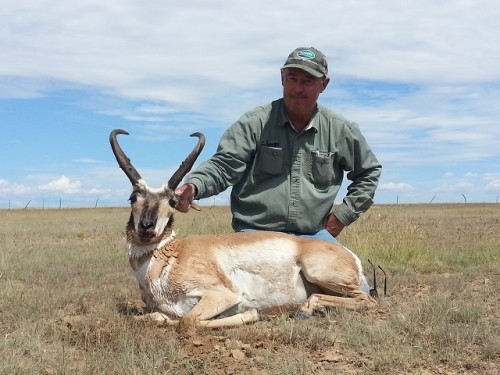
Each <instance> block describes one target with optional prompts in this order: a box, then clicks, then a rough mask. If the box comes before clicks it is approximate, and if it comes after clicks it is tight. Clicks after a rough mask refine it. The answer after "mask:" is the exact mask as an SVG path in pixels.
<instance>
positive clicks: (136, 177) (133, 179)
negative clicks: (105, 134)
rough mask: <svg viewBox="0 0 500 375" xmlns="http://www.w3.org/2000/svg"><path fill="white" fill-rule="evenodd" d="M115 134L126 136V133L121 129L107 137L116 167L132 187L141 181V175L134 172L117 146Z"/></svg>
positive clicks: (127, 159) (128, 160)
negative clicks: (123, 173)
mask: <svg viewBox="0 0 500 375" xmlns="http://www.w3.org/2000/svg"><path fill="white" fill-rule="evenodd" d="M117 134H126V135H128V132H126V131H125V130H122V129H115V130H113V131H112V132H111V134H110V135H109V143H110V144H111V149H112V150H113V154H115V158H116V161H117V162H118V165H119V166H120V168H121V169H122V170H123V172H125V174H126V175H127V177H128V179H129V180H130V182H131V183H132V185H135V184H136V183H137V181H139V180H140V179H141V175H140V174H139V172H137V171H136V169H135V168H134V166H133V165H132V163H131V162H130V159H129V158H128V157H127V155H125V153H124V152H123V150H122V148H121V147H120V145H119V144H118V141H117V140H116V136H117Z"/></svg>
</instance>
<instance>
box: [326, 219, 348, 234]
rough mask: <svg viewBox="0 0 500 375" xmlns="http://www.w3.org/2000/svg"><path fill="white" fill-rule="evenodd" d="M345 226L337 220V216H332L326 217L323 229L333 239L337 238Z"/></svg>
mask: <svg viewBox="0 0 500 375" xmlns="http://www.w3.org/2000/svg"><path fill="white" fill-rule="evenodd" d="M344 227H345V225H344V224H342V222H341V221H340V220H339V219H337V216H335V215H334V214H330V215H328V219H327V220H326V226H325V229H326V230H327V231H328V233H330V234H331V235H332V236H333V237H337V236H338V235H339V234H340V232H342V229H344Z"/></svg>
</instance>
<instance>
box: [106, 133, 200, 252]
mask: <svg viewBox="0 0 500 375" xmlns="http://www.w3.org/2000/svg"><path fill="white" fill-rule="evenodd" d="M118 134H126V135H128V134H129V133H127V132H126V131H125V130H122V129H115V130H113V131H112V132H111V134H110V135H109V142H110V144H111V149H112V150H113V154H114V155H115V158H116V161H117V162H118V165H119V166H120V168H121V169H122V170H123V172H125V174H126V175H127V177H128V179H129V180H130V182H131V184H132V194H131V195H130V205H131V208H132V210H131V213H130V218H129V221H128V224H127V240H128V242H129V243H131V244H134V245H138V246H143V245H154V244H158V243H160V242H161V241H162V240H164V239H166V238H168V237H171V236H173V230H172V225H173V214H174V212H175V206H176V205H177V202H178V197H177V196H176V195H175V194H174V191H175V189H176V188H177V186H178V185H179V183H180V182H181V181H182V179H183V178H184V176H185V175H186V174H187V173H188V172H189V171H190V170H191V168H192V167H193V164H194V162H195V161H196V159H197V158H198V156H199V155H200V153H201V151H202V150H203V147H204V146H205V136H204V135H203V134H201V133H193V134H191V137H198V143H197V145H196V146H195V147H194V149H193V151H191V153H190V154H189V155H188V157H187V158H186V159H185V160H184V161H183V162H182V163H181V165H180V166H179V168H178V169H177V171H176V172H175V173H174V174H173V175H172V177H170V179H169V180H168V182H167V183H166V184H165V185H163V186H162V187H161V188H159V189H153V188H151V187H149V186H148V185H147V184H146V182H145V181H144V180H143V179H142V177H141V175H140V174H139V172H137V170H136V169H135V168H134V166H133V165H132V163H131V162H130V159H129V158H128V157H127V155H125V153H124V152H123V150H122V148H121V147H120V145H119V144H118V141H117V140H116V136H117V135H118Z"/></svg>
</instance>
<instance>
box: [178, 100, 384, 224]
mask: <svg viewBox="0 0 500 375" xmlns="http://www.w3.org/2000/svg"><path fill="white" fill-rule="evenodd" d="M381 169H382V167H381V165H380V163H379V162H378V160H377V158H376V157H375V155H374V154H373V153H372V151H371V150H370V147H369V146H368V144H367V143H366V141H365V138H364V137H363V136H362V134H361V132H360V131H359V128H358V126H357V125H356V124H355V123H353V122H351V121H348V120H347V119H345V118H343V117H341V116H339V115H338V114H336V113H335V112H333V111H331V110H329V109H328V108H326V107H323V106H318V108H317V110H316V113H315V115H314V116H313V119H312V121H311V123H310V126H309V127H307V128H306V130H304V131H303V132H300V133H299V132H297V131H296V130H295V129H294V128H293V126H292V125H291V123H290V121H289V118H288V116H287V114H286V110H285V108H284V102H283V99H279V100H276V101H274V102H272V103H270V104H268V105H265V106H262V107H257V108H256V109H254V110H252V111H250V112H247V113H246V114H244V115H243V116H242V117H241V118H240V119H239V120H238V121H237V122H236V123H234V124H233V125H232V126H231V127H229V129H227V130H226V132H225V133H224V135H223V136H222V138H221V140H220V143H219V146H218V148H217V152H216V153H215V155H214V156H213V157H212V158H211V159H209V160H207V161H205V162H203V163H202V164H201V165H200V166H199V167H198V168H196V169H195V170H193V171H192V172H191V173H190V174H189V175H188V176H187V178H186V181H185V182H187V183H192V184H194V185H195V186H196V188H197V191H198V194H197V197H196V198H197V199H201V198H207V197H210V196H213V195H216V194H218V193H220V192H222V191H224V190H225V189H226V188H228V187H229V186H233V189H232V192H231V211H232V214H233V227H234V228H235V229H238V228H240V227H247V226H250V227H254V228H258V229H264V230H276V231H294V232H300V233H315V232H317V231H319V230H321V229H323V228H324V227H325V224H326V219H327V216H328V214H329V213H331V212H332V213H334V215H335V216H337V218H338V219H339V220H340V221H341V222H342V223H344V224H345V225H349V224H350V223H352V222H353V221H354V220H356V219H357V218H358V217H359V215H360V214H362V213H363V212H365V211H366V210H367V209H368V208H369V207H370V206H371V205H372V204H373V196H374V193H375V189H376V187H377V184H378V180H379V177H380V173H381ZM344 172H347V178H348V179H349V180H351V181H352V182H351V184H350V185H349V186H348V193H347V195H346V197H345V198H344V200H343V202H342V204H341V205H338V206H333V203H334V200H335V197H336V195H337V193H338V191H339V189H340V186H341V184H342V180H343V178H344Z"/></svg>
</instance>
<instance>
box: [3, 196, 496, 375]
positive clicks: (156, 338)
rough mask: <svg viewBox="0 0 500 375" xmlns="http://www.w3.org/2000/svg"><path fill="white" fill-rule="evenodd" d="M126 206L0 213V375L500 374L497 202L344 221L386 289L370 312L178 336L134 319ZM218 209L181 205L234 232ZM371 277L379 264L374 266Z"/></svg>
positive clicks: (193, 220)
mask: <svg viewBox="0 0 500 375" xmlns="http://www.w3.org/2000/svg"><path fill="white" fill-rule="evenodd" d="M128 215H129V211H128V209H126V208H95V209H63V210H10V211H8V210H4V211H0V222H1V223H2V226H1V227H0V358H1V360H0V374H9V375H10V374H23V375H24V374H72V375H74V374H170V373H171V374H287V375H289V374H372V373H374V374H465V373H467V374H499V373H500V312H499V309H498V306H500V293H498V290H500V271H499V270H500V205H494V204H490V205H486V204H484V205H479V204H478V205H475V204H461V205H394V206H374V207H373V208H372V209H371V210H370V211H369V212H368V213H367V214H366V215H365V216H363V217H362V218H361V219H360V220H358V221H357V222H356V223H354V224H353V225H351V226H350V227H348V228H346V229H345V230H344V232H343V233H342V234H341V236H340V240H341V242H342V243H343V244H344V245H346V246H347V247H349V248H350V249H351V250H353V251H355V252H356V253H357V254H358V255H359V256H360V258H361V259H362V260H363V263H364V265H365V267H366V271H367V275H368V277H369V279H371V267H370V266H369V263H368V262H367V260H368V259H371V260H372V261H373V262H374V263H375V264H378V265H381V266H382V267H383V268H384V269H385V270H386V271H387V273H388V276H389V282H388V285H389V295H388V296H386V297H382V298H381V299H380V301H379V302H380V304H379V307H378V308H376V309H373V310H369V311H361V312H353V311H349V310H345V309H337V310H332V311H329V312H328V313H327V316H326V317H323V318H316V317H315V318H311V319H308V320H299V319H294V318H293V317H290V316H288V315H285V314H283V315H278V316H276V317H271V318H270V319H267V320H265V321H261V322H258V323H255V324H251V325H247V326H243V327H239V328H232V329H221V330H215V331H214V330H203V329H199V330H197V331H195V332H194V333H193V332H191V333H189V334H186V333H185V332H180V331H177V330H176V329H174V328H171V327H157V326H152V325H148V324H145V323H138V322H135V321H132V320H131V319H130V317H128V316H127V315H126V314H124V313H123V309H121V308H120V304H121V303H122V302H123V301H125V300H128V299H131V298H137V296H138V288H137V285H136V282H135V280H134V277H133V276H132V272H131V270H130V267H129V265H128V259H127V255H126V251H125V249H124V246H125V239H124V226H125V223H126V221H127V220H128ZM229 223H230V212H229V209H228V208H227V207H203V210H202V211H201V212H194V211H193V212H190V213H189V214H186V215H184V214H177V216H176V226H177V231H178V233H179V236H180V237H183V236H186V235H188V234H189V232H190V231H191V232H192V233H193V234H194V233H196V234H201V233H221V232H230V231H231V228H230V225H229ZM378 276H379V282H380V281H381V279H382V274H381V273H380V272H379V273H378Z"/></svg>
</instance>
